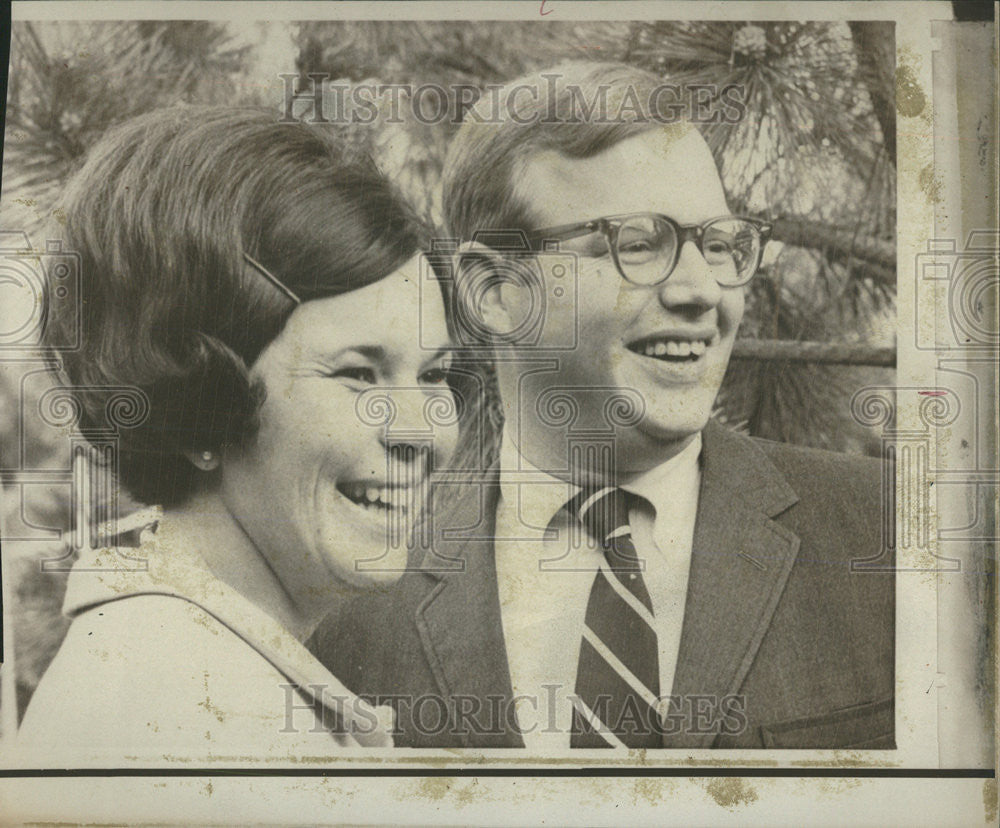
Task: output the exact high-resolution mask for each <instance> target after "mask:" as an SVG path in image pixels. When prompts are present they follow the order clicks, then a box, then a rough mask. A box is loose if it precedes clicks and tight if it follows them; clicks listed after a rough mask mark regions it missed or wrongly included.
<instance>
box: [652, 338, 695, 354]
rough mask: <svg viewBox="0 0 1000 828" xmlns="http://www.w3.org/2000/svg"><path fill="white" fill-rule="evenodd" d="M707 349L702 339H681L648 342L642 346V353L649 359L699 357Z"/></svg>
mask: <svg viewBox="0 0 1000 828" xmlns="http://www.w3.org/2000/svg"><path fill="white" fill-rule="evenodd" d="M707 348H708V343H707V342H705V340H703V339H696V340H690V341H688V340H681V339H667V340H664V339H660V340H656V341H652V340H650V341H649V342H646V344H645V345H644V346H643V353H644V354H645V355H646V356H651V357H662V356H672V357H690V356H695V357H700V356H701V355H702V354H703V353H705V350H706V349H707Z"/></svg>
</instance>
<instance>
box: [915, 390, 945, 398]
mask: <svg viewBox="0 0 1000 828" xmlns="http://www.w3.org/2000/svg"><path fill="white" fill-rule="evenodd" d="M917 393H918V394H922V395H923V396H925V397H943V396H944V395H945V394H947V393H948V392H947V391H918V392H917Z"/></svg>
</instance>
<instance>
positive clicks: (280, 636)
mask: <svg viewBox="0 0 1000 828" xmlns="http://www.w3.org/2000/svg"><path fill="white" fill-rule="evenodd" d="M65 218H66V223H65V239H66V245H67V247H68V248H69V249H71V250H74V251H76V252H78V253H79V254H80V256H81V267H82V278H83V286H82V293H83V306H82V307H83V311H82V312H83V317H82V325H83V328H82V329H83V346H82V348H81V349H80V350H79V351H77V352H74V353H71V354H68V355H66V357H65V358H64V366H63V368H64V371H65V374H66V375H67V378H68V383H67V384H68V385H70V386H72V387H73V389H74V394H75V395H76V397H77V399H78V402H79V405H80V408H81V412H82V413H81V427H82V428H83V430H84V433H87V430H88V429H100V428H101V426H102V425H105V424H106V421H105V417H106V414H105V410H106V409H105V406H106V402H107V389H108V388H109V387H115V388H122V387H131V388H133V389H138V390H139V391H140V392H141V396H140V399H141V400H142V405H143V406H148V413H147V416H146V417H145V420H144V421H143V422H142V423H141V424H139V425H137V426H135V427H133V428H124V429H122V430H121V431H120V432H119V460H118V463H119V480H120V483H121V485H122V486H123V487H124V488H125V489H126V490H127V491H128V492H129V493H130V494H131V495H132V496H133V497H134V498H136V499H138V500H140V501H142V502H144V503H147V504H151V505H154V506H155V507H156V509H155V510H154V511H152V512H150V513H147V514H146V515H145V516H144V518H143V520H142V521H141V523H142V525H141V526H140V529H141V540H142V543H141V545H140V547H139V548H138V549H128V550H122V549H98V550H85V551H84V553H83V554H81V557H80V559H79V560H78V561H77V563H76V565H75V566H74V571H73V572H72V573H71V576H70V580H69V584H68V588H67V593H66V599H65V603H64V611H65V612H66V613H67V614H69V615H70V616H71V617H72V618H73V622H72V625H71V627H70V630H69V633H68V635H67V636H66V639H65V641H64V643H63V645H62V647H61V649H60V651H59V653H58V654H57V656H56V658H55V660H54V661H53V663H52V665H51V667H50V668H49V670H48V672H47V673H46V674H45V676H44V677H43V679H42V681H41V683H40V685H39V687H38V689H37V691H36V692H35V695H34V697H33V699H32V701H31V704H30V706H29V709H28V711H27V713H26V716H25V720H24V723H23V726H22V730H21V737H22V738H21V741H22V744H24V745H26V746H28V747H31V748H34V749H38V750H40V751H42V752H43V754H47V753H48V752H49V751H51V750H53V749H58V750H60V752H61V751H64V750H69V751H71V752H76V751H79V753H80V754H81V755H84V756H87V757H88V758H90V757H96V756H99V755H104V754H105V753H109V754H111V755H113V756H114V757H116V758H119V759H120V758H121V757H122V756H125V757H129V756H133V757H136V758H148V757H156V758H161V759H162V758H163V757H173V756H180V755H185V756H187V755H195V754H197V755H212V756H219V757H228V758H232V757H240V756H256V757H259V756H262V755H264V756H269V757H272V756H296V755H297V756H301V755H305V754H309V755H314V754H319V753H322V752H324V751H325V750H329V749H330V748H337V747H340V746H355V745H363V746H388V745H391V737H390V728H391V725H390V724H389V722H388V721H387V717H386V716H385V715H384V711H382V710H376V709H373V708H371V707H369V706H368V705H367V704H365V703H364V702H362V701H361V700H359V699H357V698H355V697H354V696H352V694H351V693H350V692H349V691H348V690H347V689H346V688H344V687H343V686H342V685H341V684H340V682H339V681H337V679H336V678H335V677H334V676H332V675H330V674H329V673H328V672H327V671H326V670H325V669H324V668H323V667H322V665H320V663H319V662H318V661H316V660H315V659H314V658H313V657H312V656H311V655H310V653H309V652H308V651H307V650H306V649H305V648H304V647H303V645H302V642H303V641H304V640H305V639H306V638H307V637H308V636H309V635H310V634H311V632H312V631H313V629H314V628H315V627H316V625H317V624H318V623H319V621H320V620H321V619H322V618H323V617H324V616H326V615H327V614H328V613H329V612H331V611H333V610H335V609H336V607H337V606H338V605H341V604H342V603H343V602H344V601H346V600H347V599H348V598H350V597H352V595H354V594H355V593H356V592H357V590H361V589H365V588H370V587H371V586H372V585H377V584H378V583H380V582H391V581H394V580H395V579H396V578H397V577H398V575H399V574H400V572H401V570H402V569H403V568H404V567H405V555H406V543H405V528H406V526H407V525H408V524H409V523H412V522H413V520H414V519H415V517H416V516H417V514H418V513H419V510H420V508H421V506H422V503H423V492H424V491H425V486H424V484H425V483H426V481H427V477H428V474H429V473H430V471H431V469H432V468H433V466H434V465H435V463H441V462H443V460H444V459H445V458H446V457H447V456H448V455H449V454H450V453H451V451H452V449H453V448H454V446H455V442H456V432H457V426H456V424H455V422H454V417H452V418H451V419H450V420H449V419H448V417H447V416H446V417H445V420H442V410H444V411H446V412H451V413H452V414H453V413H454V410H455V400H454V398H453V396H452V392H451V390H450V388H449V385H448V383H447V373H448V370H449V364H448V362H449V353H450V345H449V335H448V329H447V325H446V318H445V310H444V302H443V299H442V293H441V291H440V289H439V287H440V285H439V284H437V283H436V282H435V281H434V280H429V279H428V277H427V274H426V273H425V272H424V271H425V269H424V268H422V267H421V260H420V258H419V257H418V256H417V253H418V250H419V242H418V235H417V232H416V231H415V225H414V224H413V222H412V221H411V220H410V218H409V216H408V214H407V212H406V211H405V209H404V208H403V207H402V206H401V204H400V202H399V201H398V200H397V198H396V197H395V195H394V194H393V192H392V191H391V189H390V187H389V185H388V184H387V183H386V181H385V180H384V179H383V178H382V177H381V176H380V175H379V174H378V172H377V171H376V170H375V169H374V167H373V165H372V164H371V163H370V162H369V161H367V160H364V159H361V158H357V157H354V156H352V155H351V154H350V153H349V152H347V151H346V150H345V149H344V148H343V147H342V146H341V145H340V144H338V142H337V141H336V140H335V139H333V138H331V137H330V135H329V133H323V132H320V131H318V130H316V129H314V128H311V127H308V126H306V125H302V124H278V123H276V122H275V119H274V117H273V116H270V115H266V114H262V113H256V112H251V111H246V110H223V111H219V110H218V109H202V108H185V109H177V110H164V111H159V112H154V113H152V114H149V115H147V116H144V117H142V118H139V119H137V120H135V121H133V122H131V123H129V124H127V125H125V126H124V127H123V128H120V129H118V130H116V131H114V132H113V133H112V134H111V135H109V136H108V137H106V138H104V139H103V140H102V142H101V143H100V144H99V145H98V146H97V147H96V148H95V149H94V151H93V153H92V154H91V156H90V158H89V160H88V162H87V164H86V166H85V167H84V168H83V169H82V170H81V172H80V173H79V174H78V175H77V177H76V178H75V180H74V181H73V182H72V184H71V186H70V188H69V191H68V196H67V199H66V204H65ZM428 284H429V286H430V287H429V289H428V286H427V285H428ZM422 285H423V289H422V288H421V286H422ZM71 322H72V320H68V319H67V320H60V319H53V320H52V321H51V323H50V324H51V330H52V331H53V332H56V331H58V329H59V326H60V325H61V324H70V323H71ZM418 331H419V333H418ZM428 412H432V413H431V414H430V415H428ZM400 434H402V435H403V436H402V437H400V436H399V435H400Z"/></svg>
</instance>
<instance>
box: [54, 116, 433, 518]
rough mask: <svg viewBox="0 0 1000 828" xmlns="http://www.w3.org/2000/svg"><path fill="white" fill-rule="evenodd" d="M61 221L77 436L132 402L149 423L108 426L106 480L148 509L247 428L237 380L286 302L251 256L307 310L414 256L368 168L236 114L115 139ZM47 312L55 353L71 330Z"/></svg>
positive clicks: (134, 126)
mask: <svg viewBox="0 0 1000 828" xmlns="http://www.w3.org/2000/svg"><path fill="white" fill-rule="evenodd" d="M63 210H64V218H65V225H64V233H63V236H64V239H65V244H66V246H67V247H68V248H69V249H70V250H72V251H75V252H76V253H78V254H79V255H80V257H81V261H80V265H81V294H82V302H81V308H82V318H81V320H80V321H81V323H82V347H81V348H80V349H79V350H78V351H75V352H71V353H66V354H64V355H63V369H64V371H65V373H66V375H67V377H68V380H69V382H70V383H71V385H72V386H73V392H74V394H75V395H76V397H77V400H78V403H79V406H80V409H81V420H80V422H81V427H82V428H83V430H84V433H85V434H86V433H87V430H88V429H99V428H100V427H101V426H102V425H103V424H104V423H105V416H106V415H105V407H104V402H105V400H106V394H105V393H104V392H102V390H101V389H102V388H103V389H107V388H108V387H109V386H110V387H119V388H121V387H133V388H138V389H139V390H140V391H142V392H143V393H144V394H145V395H146V397H147V398H148V402H149V413H148V416H147V418H146V419H145V421H144V422H143V423H141V424H140V425H138V426H136V427H134V428H123V429H121V430H120V431H119V479H120V481H121V484H122V485H123V486H124V488H125V489H127V490H128V491H129V492H130V493H131V494H132V495H133V496H134V497H135V498H136V499H138V500H140V501H143V502H145V503H158V504H161V505H172V504H176V503H178V502H181V501H183V500H184V499H185V498H186V497H187V496H188V495H189V494H190V493H191V492H192V491H193V489H194V487H195V481H196V477H195V476H196V474H197V470H196V469H195V467H194V466H193V465H192V464H191V463H190V462H189V461H188V460H187V458H186V457H185V456H184V452H185V451H204V450H218V449H219V448H220V447H221V446H223V445H232V444H237V445H238V444H241V443H243V442H245V441H246V440H247V439H248V438H250V437H252V436H253V435H254V434H255V432H256V427H257V422H256V418H257V412H258V410H259V407H260V403H261V402H262V400H263V390H262V388H261V387H260V386H259V383H253V382H251V380H250V377H249V367H250V366H251V365H252V364H253V363H254V362H255V361H256V359H257V358H258V356H259V355H260V354H261V352H262V351H263V350H264V348H265V346H266V345H267V344H268V343H269V342H271V341H272V340H273V339H274V338H275V337H276V336H277V335H278V334H279V333H280V331H281V329H282V327H283V326H284V324H285V322H286V321H287V319H288V316H289V315H290V314H291V312H292V311H293V310H294V309H295V307H296V305H295V302H294V301H293V300H291V299H290V298H289V297H288V296H287V295H286V294H285V293H284V292H283V291H282V290H281V289H279V288H278V287H277V286H275V285H274V284H273V283H272V282H271V281H269V280H268V278H266V277H265V275H264V274H262V273H261V272H260V271H259V270H258V269H256V268H255V267H254V266H253V265H252V264H251V263H250V262H248V261H247V259H246V257H247V256H249V257H251V258H252V259H253V260H254V261H255V262H257V263H259V264H260V265H262V266H263V268H264V269H266V271H268V272H269V273H270V274H273V276H275V277H276V278H277V279H278V280H279V281H280V282H281V283H282V284H283V285H284V286H285V287H286V288H287V289H288V290H290V291H291V292H292V294H294V295H296V296H297V297H299V298H300V299H301V300H302V301H307V300H309V299H313V298H317V297H325V296H333V295H337V294H340V293H345V292H347V291H351V290H354V289H356V288H359V287H362V286H364V285H367V284H371V283H374V282H377V281H379V280H380V279H382V278H383V277H385V276H387V275H389V274H390V273H391V272H393V271H394V270H396V269H398V268H399V266H400V265H402V264H403V263H404V262H405V261H407V260H409V259H410V258H411V257H412V256H414V255H415V254H416V253H417V252H418V250H419V249H420V246H421V244H420V241H421V238H420V234H419V232H418V227H419V225H418V224H417V222H416V221H415V220H414V219H413V217H412V215H411V214H410V213H409V211H408V210H407V209H406V207H405V206H404V205H403V203H402V202H401V201H400V199H399V198H398V197H397V196H396V194H395V193H394V191H393V189H392V187H391V186H390V184H389V183H388V182H387V181H386V179H385V178H384V177H383V176H382V175H381V174H380V173H379V171H378V170H377V168H376V167H375V165H374V164H373V162H372V161H371V160H370V159H369V158H367V157H366V156H363V155H361V154H359V153H356V152H354V151H351V150H348V149H347V144H346V142H343V141H339V140H338V139H337V138H336V136H335V134H334V133H331V132H329V131H323V130H321V129H320V128H317V127H312V126H309V125H306V124H298V123H296V124H284V123H282V124H279V123H278V122H277V119H276V118H275V116H274V115H273V114H268V113H264V112H260V111H255V110H246V109H219V108H203V107H184V108H174V109H167V110H159V111H156V112H152V113H149V114H147V115H144V116H142V117H140V118H136V119H135V120H132V121H130V122H128V123H127V124H125V125H123V126H121V127H119V128H117V129H114V130H112V131H111V132H109V134H108V135H106V136H105V137H104V138H102V139H101V141H100V142H99V143H98V144H97V145H96V146H95V147H94V149H93V151H92V152H91V153H90V155H89V157H88V160H87V162H86V164H85V165H84V167H83V168H82V169H81V170H80V172H79V173H78V174H77V175H76V176H75V177H74V179H73V180H72V181H71V182H70V184H69V187H68V189H67V194H66V198H65V200H64V203H63ZM73 311H74V312H75V311H76V309H75V308H74V309H73ZM53 313H54V314H55V315H54V317H53V318H52V319H50V320H49V324H48V329H49V332H50V333H49V334H48V335H47V337H48V336H51V337H53V339H52V341H57V339H58V337H59V335H60V334H59V331H60V330H61V328H63V327H65V326H67V325H72V324H73V321H74V320H72V319H68V318H63V317H60V316H59V315H58V313H59V311H58V309H54V310H53Z"/></svg>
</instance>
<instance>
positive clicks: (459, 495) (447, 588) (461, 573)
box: [416, 470, 523, 747]
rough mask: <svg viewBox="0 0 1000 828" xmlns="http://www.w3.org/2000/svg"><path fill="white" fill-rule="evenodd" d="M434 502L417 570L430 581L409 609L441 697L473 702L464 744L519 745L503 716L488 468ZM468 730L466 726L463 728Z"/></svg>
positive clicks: (503, 657)
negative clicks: (440, 505)
mask: <svg viewBox="0 0 1000 828" xmlns="http://www.w3.org/2000/svg"><path fill="white" fill-rule="evenodd" d="M437 497H438V498H439V502H448V501H451V504H450V505H449V507H448V508H447V509H446V510H443V511H442V513H441V514H440V515H439V516H438V517H437V519H436V520H435V523H434V527H433V531H432V533H431V541H430V544H429V547H427V548H425V549H424V550H423V563H422V565H421V569H422V570H423V572H424V573H425V576H426V577H428V578H429V579H430V580H431V581H436V583H433V584H432V585H431V589H430V591H429V592H428V594H427V596H426V598H425V599H424V600H423V601H422V602H421V603H420V605H419V606H418V607H417V612H416V625H417V630H418V631H419V633H420V639H421V642H422V644H423V647H424V651H425V653H426V655H427V659H428V662H429V663H430V665H431V670H432V671H433V674H434V679H435V682H436V683H437V685H438V690H439V691H440V692H441V694H442V696H443V697H444V698H445V699H452V698H453V697H462V696H466V697H470V698H471V699H475V700H476V701H475V702H469V704H470V705H472V704H478V705H480V707H479V708H478V709H479V710H480V711H481V712H480V713H479V714H478V718H479V720H480V722H481V724H482V727H481V729H480V732H477V733H462V732H461V731H459V735H460V736H461V740H462V743H463V744H464V745H465V746H466V747H522V746H523V741H522V739H521V735H520V733H519V732H518V731H517V730H516V728H513V729H512V728H511V727H510V726H509V725H508V722H507V718H508V717H507V716H506V715H504V714H505V713H506V712H507V709H508V706H509V704H510V700H511V698H512V696H513V690H512V689H511V681H510V668H509V666H508V663H507V649H506V645H505V643H504V636H503V625H502V622H501V618H500V599H499V595H498V592H497V576H496V564H495V560H494V547H493V534H494V525H495V521H496V516H495V513H496V506H497V499H498V497H499V487H498V483H497V474H496V470H493V471H491V473H490V474H489V476H488V478H487V479H486V480H484V481H481V482H477V483H473V484H471V485H469V484H466V485H464V486H462V487H461V488H460V489H457V490H455V491H441V492H439V493H438V495H437ZM452 498H454V499H452ZM491 698H492V699H493V700H494V701H493V705H494V706H493V707H492V708H491V707H490V704H491V702H490V699H491ZM498 699H499V700H500V701H501V704H500V706H499V708H498V707H496V700H498ZM449 703H450V702H449ZM470 728H471V723H468V722H467V723H466V724H465V727H464V728H463V729H470Z"/></svg>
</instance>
